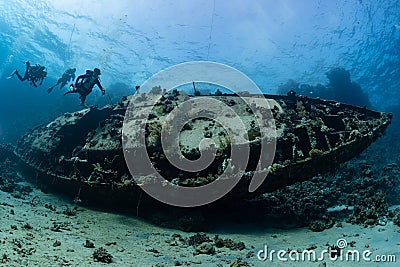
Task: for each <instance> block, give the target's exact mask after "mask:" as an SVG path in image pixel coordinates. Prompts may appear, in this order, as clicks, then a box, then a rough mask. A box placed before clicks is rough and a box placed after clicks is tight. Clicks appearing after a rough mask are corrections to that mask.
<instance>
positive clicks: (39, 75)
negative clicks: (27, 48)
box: [8, 61, 47, 87]
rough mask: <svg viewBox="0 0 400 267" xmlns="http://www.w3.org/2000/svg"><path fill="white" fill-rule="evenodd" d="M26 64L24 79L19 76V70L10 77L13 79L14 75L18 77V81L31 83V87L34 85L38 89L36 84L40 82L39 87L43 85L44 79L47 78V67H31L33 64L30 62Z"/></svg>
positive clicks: (37, 65)
mask: <svg viewBox="0 0 400 267" xmlns="http://www.w3.org/2000/svg"><path fill="white" fill-rule="evenodd" d="M25 64H26V69H25V74H24V77H22V76H21V74H19V72H18V70H15V71H14V72H13V73H12V74H11V75H10V76H9V77H8V79H10V78H11V77H13V76H14V75H17V77H18V79H19V80H20V81H21V82H23V81H25V80H28V81H29V84H30V85H33V86H35V87H37V85H36V82H38V81H40V84H39V85H42V83H43V80H44V78H46V76H47V72H46V71H45V70H44V69H45V68H46V67H44V66H41V65H39V64H36V65H35V66H33V67H32V66H31V63H30V62H29V61H27V62H25Z"/></svg>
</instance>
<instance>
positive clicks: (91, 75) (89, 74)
mask: <svg viewBox="0 0 400 267" xmlns="http://www.w3.org/2000/svg"><path fill="white" fill-rule="evenodd" d="M100 75H101V72H100V69H98V68H95V69H94V70H93V71H92V70H87V71H86V73H85V74H82V75H80V76H78V78H76V81H75V85H74V84H71V85H70V91H68V92H66V93H65V94H64V95H67V94H72V93H78V94H79V99H80V100H81V105H82V106H84V107H86V104H85V100H86V97H87V96H88V95H89V94H90V93H91V92H92V90H93V87H94V86H95V85H97V86H98V87H99V88H100V90H101V93H102V94H103V95H104V94H105V93H106V91H105V90H104V89H103V86H101V83H100V79H99V76H100Z"/></svg>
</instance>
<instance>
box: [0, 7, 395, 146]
mask: <svg viewBox="0 0 400 267" xmlns="http://www.w3.org/2000/svg"><path fill="white" fill-rule="evenodd" d="M114 2H116V3H114ZM0 10H1V12H0V35H1V39H0V40H1V42H0V142H15V141H16V140H17V139H18V138H19V137H20V136H21V135H22V134H23V133H25V131H26V130H27V129H28V128H30V127H34V126H36V125H37V124H40V123H44V122H46V121H49V120H51V119H53V118H54V117H56V116H58V115H60V114H63V113H64V112H71V111H74V110H77V109H79V107H78V106H77V105H78V104H79V99H78V97H77V95H68V96H63V95H62V94H63V92H65V90H67V88H64V89H63V90H59V89H58V88H55V89H54V91H53V92H52V93H51V94H47V93H46V89H47V88H48V87H49V86H51V85H53V84H54V83H55V81H56V80H57V79H58V78H59V77H60V76H61V75H62V73H63V72H64V70H66V69H67V68H70V67H76V68H77V75H79V74H82V73H84V71H85V70H86V69H93V68H94V67H99V68H100V69H101V70H102V74H103V75H102V76H101V78H102V84H103V86H104V87H105V89H106V90H107V95H106V96H104V97H102V96H101V94H100V91H99V90H97V89H96V88H95V89H94V91H93V93H92V94H91V95H90V96H89V97H88V99H87V102H88V103H89V104H98V105H100V106H101V105H105V104H108V103H110V102H113V103H115V102H117V101H118V99H119V98H120V97H121V96H123V95H129V94H131V93H133V92H134V88H135V86H136V85H140V84H142V83H143V82H144V81H145V80H146V79H148V78H150V77H151V76H152V75H153V74H155V73H157V72H158V71H160V70H162V69H164V68H166V67H170V66H172V65H174V64H178V63H182V62H187V61H195V60H209V61H215V62H219V63H224V64H228V65H230V66H232V67H234V68H237V69H238V70H240V71H242V72H243V73H245V74H246V75H248V76H249V77H250V78H251V79H252V80H253V81H254V82H255V83H256V84H257V85H258V86H259V87H260V88H261V89H262V90H263V91H264V92H265V93H274V92H276V90H277V87H278V86H279V85H280V84H282V83H285V82H286V81H287V80H288V79H294V80H296V81H298V82H300V83H309V84H313V85H315V84H317V83H322V84H326V83H327V82H328V80H327V78H326V76H325V73H326V72H327V71H328V70H330V69H331V68H333V67H343V68H345V69H347V70H349V71H350V73H351V77H352V80H353V81H355V82H357V83H359V84H360V85H361V88H362V90H363V91H364V92H366V93H367V94H368V96H369V98H370V101H371V104H372V106H373V107H374V108H375V109H379V110H385V111H390V110H394V111H395V110H396V107H397V110H399V108H398V105H399V88H400V69H399V57H400V26H399V25H400V17H399V14H400V2H399V1H397V0H395V1H393V0H385V1H384V0H377V1H376V0H370V1H366V0H358V1H356V0H348V1H312V0H304V1H298V0H286V1H285V0H280V1H272V0H271V1H268V0H258V1H244V0H232V1H224V0H215V1H213V0H198V1H185V0H180V1H179V0H178V1H177V0H169V1H165V0H152V1H145V0H141V1H131V0H119V1H105V0H96V1H95V0H90V1H78V0H73V1H59V0H42V1H36V0H31V1H22V0H9V1H5V0H0ZM27 60H29V61H30V62H31V63H32V64H36V63H39V64H42V65H44V66H46V68H47V71H48V78H47V79H46V80H45V82H44V84H43V85H42V86H39V87H38V88H34V87H31V86H29V84H28V82H23V83H22V82H20V81H19V80H18V79H17V78H16V77H14V78H13V79H10V80H7V79H5V78H6V77H7V76H8V75H9V74H10V73H11V72H12V71H13V70H15V69H18V70H20V71H23V70H24V68H25V65H24V62H25V61H27ZM395 115H396V114H395Z"/></svg>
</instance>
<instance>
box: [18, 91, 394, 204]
mask: <svg viewBox="0 0 400 267" xmlns="http://www.w3.org/2000/svg"><path fill="white" fill-rule="evenodd" d="M181 96H183V97H181ZM211 97H213V96H211ZM215 97H216V98H219V99H223V100H224V101H230V102H229V103H235V105H236V106H237V110H240V111H238V112H239V114H240V115H241V114H243V116H250V115H249V114H247V113H246V114H244V113H245V111H243V110H245V109H244V108H243V107H242V106H241V105H242V103H241V102H240V100H239V97H238V96H237V95H223V96H215ZM246 97H250V98H252V97H254V98H257V97H260V96H256V95H255V96H252V95H248V96H246ZM264 97H266V98H268V99H271V100H273V103H275V104H273V105H276V106H271V109H274V112H273V115H274V119H275V123H276V128H277V132H278V134H277V137H276V140H277V144H276V149H277V150H276V154H275V159H274V163H273V164H272V166H271V167H270V168H269V169H268V172H269V173H268V176H267V178H266V179H265V181H264V182H263V183H262V184H261V185H260V186H259V187H258V188H257V190H256V191H255V192H252V193H250V192H249V190H248V188H249V183H250V178H251V175H244V176H243V177H242V178H241V180H240V181H239V183H238V184H237V185H236V186H235V188H234V189H233V190H232V191H231V192H230V193H229V194H228V195H227V196H226V197H225V198H224V199H237V200H240V199H242V198H246V197H251V196H254V195H259V194H262V193H265V192H271V191H274V190H276V189H279V188H282V187H284V186H287V185H291V184H293V183H295V182H299V181H304V180H307V179H310V178H312V177H313V176H315V175H317V174H319V173H323V172H327V171H332V170H334V169H336V168H337V167H338V166H339V164H340V163H342V162H345V161H348V160H349V159H351V158H353V157H355V156H357V155H358V154H359V153H361V152H362V151H363V150H364V149H366V148H367V147H368V146H369V145H370V144H371V143H372V142H374V141H375V140H376V139H377V138H378V137H380V136H381V135H383V134H384V132H385V129H386V128H387V126H388V125H389V124H390V121H391V115H388V114H385V113H379V112H376V111H372V110H368V109H365V108H361V107H354V106H351V105H346V104H342V103H337V102H335V101H326V100H320V99H310V98H305V97H298V96H277V95H264ZM138 98H141V99H145V98H144V97H143V96H141V95H135V96H133V97H132V98H131V99H130V101H137V105H136V108H137V114H140V110H141V107H143V106H146V101H145V100H140V101H138ZM188 98H189V97H188V96H187V95H184V94H182V93H181V94H179V93H178V95H176V96H174V98H172V105H175V106H177V105H178V103H180V102H182V101H183V100H185V99H188ZM169 99H171V98H169ZM174 101H175V102H174ZM232 101H233V102H232ZM170 102H171V101H170ZM127 106H128V99H125V100H124V101H122V102H121V103H119V104H117V105H114V106H106V107H104V108H103V109H95V108H91V109H85V110H82V111H79V112H75V113H71V114H70V113H68V114H65V115H64V116H61V117H59V118H57V119H56V120H54V121H53V122H50V123H49V124H46V125H41V126H38V127H37V128H35V129H33V130H32V131H31V132H29V133H27V134H26V135H25V136H24V137H23V138H22V139H21V141H20V142H19V143H18V145H17V147H16V148H15V150H14V154H15V155H16V156H17V157H18V158H19V159H20V160H21V161H22V162H23V164H25V165H27V166H29V169H30V173H31V175H30V176H31V177H36V178H33V180H35V182H37V183H40V184H43V185H45V186H46V187H47V188H48V189H51V190H54V191H58V192H62V193H66V194H68V195H70V196H71V197H74V198H76V199H77V200H79V199H82V200H85V201H86V200H90V199H92V200H94V202H97V203H100V202H101V203H104V204H107V203H108V204H110V205H112V204H111V203H116V202H118V203H125V204H128V206H131V207H136V206H137V205H138V204H139V202H141V201H142V202H143V203H148V204H149V205H153V204H154V205H157V201H155V200H152V199H151V198H150V197H148V196H147V195H146V194H145V193H143V191H142V190H141V189H140V188H139V187H138V186H137V185H136V183H135V180H134V179H132V177H131V175H130V172H129V170H128V168H127V166H126V162H125V159H124V155H123V147H122V142H123V140H122V139H123V138H122V125H123V120H124V114H125V112H126V109H127ZM158 107H165V103H162V102H161V103H159V105H158ZM240 112H242V113H240ZM163 117H165V114H164V113H163V112H160V113H159V114H158V115H157V116H153V117H152V118H151V119H148V118H142V117H140V118H139V117H138V118H137V120H144V119H148V120H147V123H148V124H149V123H152V122H157V123H159V124H162V118H163ZM193 127H194V128H192V129H189V130H188V131H201V129H200V128H196V127H198V126H196V125H195V124H194V125H193ZM158 133H159V132H158ZM74 135H77V137H76V138H73V137H74ZM148 137H149V140H155V139H156V137H157V136H153V137H152V136H151V135H150V134H149V135H148ZM151 138H153V139H151ZM147 144H150V145H151V143H150V141H148V142H147ZM251 144H252V145H253V147H255V148H252V149H253V150H252V152H253V156H254V154H256V153H255V152H257V149H259V148H260V146H259V144H260V143H259V142H258V139H257V138H256V139H255V140H253V141H251ZM155 147H157V146H155ZM141 149H142V150H143V148H141ZM157 149H158V148H157ZM153 152H154V153H155V154H156V152H157V155H159V151H158V150H157V151H156V150H154V151H153ZM150 153H152V150H150ZM225 156H226V155H222V158H221V159H220V162H222V161H223V160H225V158H224V157H225ZM255 157H256V158H257V155H255ZM156 160H158V159H156ZM156 164H158V166H165V165H163V164H165V163H164V162H163V161H159V162H156ZM249 165H250V164H249ZM252 168H253V169H252ZM215 170H216V169H215ZM247 171H248V172H250V173H254V172H256V170H254V166H251V167H248V168H247ZM33 173H37V174H34V175H33ZM168 175H170V176H171V177H170V180H172V179H173V178H175V177H174V172H172V171H170V172H169V173H168ZM193 180H194V178H192V177H187V179H186V180H185V179H182V180H181V182H182V184H183V185H185V186H193V184H191V183H193ZM195 182H197V181H195Z"/></svg>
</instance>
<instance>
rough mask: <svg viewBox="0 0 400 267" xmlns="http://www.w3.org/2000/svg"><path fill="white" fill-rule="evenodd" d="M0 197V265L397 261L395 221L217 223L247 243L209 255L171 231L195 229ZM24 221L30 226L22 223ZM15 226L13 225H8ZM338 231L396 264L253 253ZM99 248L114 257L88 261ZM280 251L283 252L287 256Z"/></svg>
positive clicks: (52, 201) (323, 239)
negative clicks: (316, 225) (313, 225)
mask: <svg viewBox="0 0 400 267" xmlns="http://www.w3.org/2000/svg"><path fill="white" fill-rule="evenodd" d="M0 204H1V205H0V216H1V218H2V219H1V225H0V265H1V266H175V262H179V263H180V264H181V266H230V263H231V262H232V261H233V260H235V259H236V258H238V257H240V258H242V260H243V261H245V262H247V263H249V265H250V266H400V227H397V226H394V225H393V224H392V223H388V224H387V225H386V226H378V227H373V228H363V227H362V226H358V225H349V224H343V227H342V228H339V227H336V226H335V227H333V228H332V229H329V230H326V231H324V232H321V233H315V232H312V231H310V230H308V229H306V228H300V229H291V230H280V229H276V228H275V229H274V228H271V227H268V226H265V227H261V226H260V225H257V226H255V225H250V224H249V225H237V224H236V225H232V224H228V223H227V224H225V225H221V224H219V225H218V226H215V227H214V228H213V230H212V231H210V232H209V233H207V235H208V236H210V237H211V238H212V237H213V236H214V235H215V234H218V235H219V236H220V237H221V238H223V239H226V238H231V239H233V240H234V241H243V242H244V243H245V245H246V249H244V250H242V251H237V250H236V251H234V250H230V249H228V248H221V249H220V248H216V253H215V254H214V255H194V252H195V249H194V248H193V247H191V246H187V245H185V244H183V243H182V242H181V241H179V238H176V237H172V235H173V234H180V235H181V236H182V237H189V236H191V235H193V234H194V233H185V232H181V231H178V230H174V229H165V228H160V227H158V226H155V225H152V224H150V223H147V222H145V221H143V220H141V219H138V218H135V217H133V216H127V215H121V214H115V213H110V212H104V211H99V210H92V209H89V208H84V207H78V212H77V214H76V215H75V216H67V215H65V214H63V211H64V210H65V209H66V208H67V207H70V208H72V207H74V205H73V203H72V202H71V201H70V200H69V199H62V198H61V197H60V196H58V195H53V194H44V193H43V192H41V191H39V190H36V189H35V190H34V191H33V192H32V193H30V194H29V195H28V196H25V197H23V198H15V197H13V196H11V195H10V194H9V193H5V192H2V191H0ZM46 204H47V206H48V205H51V206H52V207H54V208H55V211H53V210H51V209H49V208H46V207H45V205H46ZM11 210H13V211H14V215H13V214H11ZM26 223H28V224H29V225H31V226H32V227H33V229H25V228H24V225H25V224H26ZM53 223H58V224H60V225H61V232H56V231H53V230H52V227H53ZM15 226H16V230H14V229H12V227H13V228H15ZM339 238H345V239H346V241H347V242H348V244H350V243H351V242H355V243H353V244H354V247H350V246H348V247H347V248H345V250H346V249H358V250H359V251H360V253H362V251H364V250H367V249H369V250H371V251H372V253H373V254H372V255H370V258H371V259H374V257H375V256H376V255H378V254H380V255H395V257H396V259H397V264H396V263H394V262H392V263H388V262H387V263H378V262H365V261H363V260H360V262H345V261H336V262H334V261H330V260H329V257H328V256H325V260H324V261H318V262H309V261H305V262H293V261H290V260H289V261H287V262H282V261H279V260H278V258H277V254H276V253H275V254H274V260H273V262H271V261H270V260H269V259H267V261H264V262H262V261H259V260H258V259H257V256H256V254H257V251H259V250H261V249H263V248H264V245H268V249H269V251H271V250H272V249H274V250H281V249H282V250H287V249H299V250H303V249H306V248H310V247H311V246H313V245H315V251H316V252H317V255H319V253H320V252H321V251H322V250H323V249H327V243H329V244H336V241H337V240H338V239H339ZM87 239H88V240H90V241H92V242H93V243H94V244H95V248H86V247H84V245H83V244H84V243H85V241H86V240H87ZM57 240H58V241H60V242H61V245H59V246H56V247H55V246H53V244H54V243H55V241H57ZM113 242H115V243H113ZM107 243H111V244H108V245H107ZM99 247H103V248H105V249H106V250H107V251H108V252H109V253H111V255H112V256H113V262H112V263H111V264H105V263H100V262H95V261H94V260H93V257H92V254H93V252H94V250H95V249H96V248H99ZM150 249H154V250H156V251H158V253H157V252H151V251H149V250H150ZM3 255H6V258H7V259H4V258H3ZM246 256H248V257H246ZM285 257H286V258H288V255H285ZM218 264H220V265H218ZM243 266H244V265H243Z"/></svg>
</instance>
